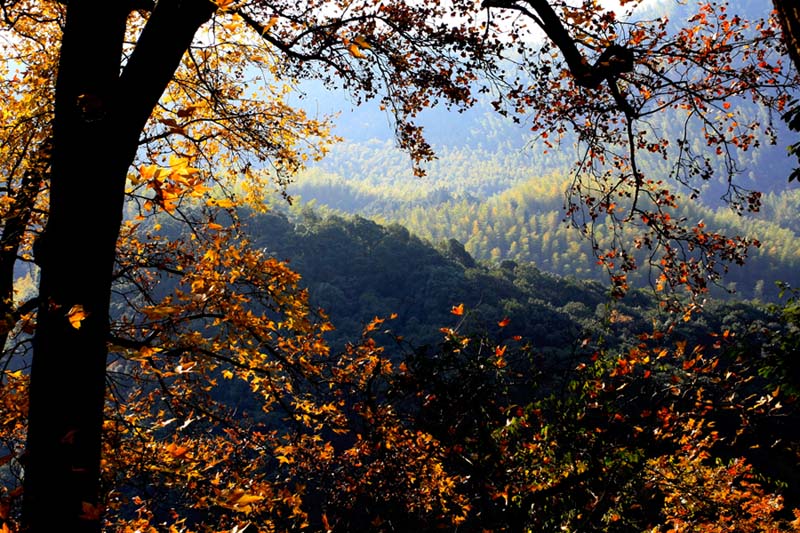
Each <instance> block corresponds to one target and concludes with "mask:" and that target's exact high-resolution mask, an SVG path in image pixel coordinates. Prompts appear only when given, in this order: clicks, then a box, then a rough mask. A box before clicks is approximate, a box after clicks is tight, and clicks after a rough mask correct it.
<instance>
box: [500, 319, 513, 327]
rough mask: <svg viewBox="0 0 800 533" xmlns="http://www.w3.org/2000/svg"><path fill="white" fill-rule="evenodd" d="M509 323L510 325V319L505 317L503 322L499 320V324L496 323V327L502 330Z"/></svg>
mask: <svg viewBox="0 0 800 533" xmlns="http://www.w3.org/2000/svg"><path fill="white" fill-rule="evenodd" d="M510 323H511V319H510V318H508V317H505V318H504V319H503V320H501V321H500V322H498V323H497V325H498V326H500V327H501V328H504V327H506V326H507V325H509V324H510Z"/></svg>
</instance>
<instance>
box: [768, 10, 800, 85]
mask: <svg viewBox="0 0 800 533" xmlns="http://www.w3.org/2000/svg"><path fill="white" fill-rule="evenodd" d="M774 2H775V10H776V11H777V13H778V20H780V23H781V28H782V29H783V41H784V43H786V47H787V48H788V50H789V57H791V58H792V62H794V66H795V69H796V70H797V71H798V72H800V4H798V2H797V0H774Z"/></svg>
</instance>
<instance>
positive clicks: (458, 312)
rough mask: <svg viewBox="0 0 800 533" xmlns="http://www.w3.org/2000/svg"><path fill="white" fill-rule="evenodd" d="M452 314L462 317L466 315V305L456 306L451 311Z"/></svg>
mask: <svg viewBox="0 0 800 533" xmlns="http://www.w3.org/2000/svg"><path fill="white" fill-rule="evenodd" d="M450 313H452V314H454V315H456V316H461V315H463V314H464V304H458V305H454V306H453V308H452V309H450Z"/></svg>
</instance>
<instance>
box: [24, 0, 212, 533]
mask: <svg viewBox="0 0 800 533" xmlns="http://www.w3.org/2000/svg"><path fill="white" fill-rule="evenodd" d="M123 4H124V3H123V2H117V1H109V0H70V2H69V4H68V9H67V20H66V25H65V28H64V34H63V39H62V47H61V57H60V60H59V66H58V76H57V81H56V102H55V104H56V105H55V122H54V134H53V159H52V174H51V180H50V212H49V216H48V223H47V228H46V230H45V231H44V233H43V235H42V236H41V237H40V240H39V242H38V243H37V245H36V247H35V248H36V251H35V254H36V258H35V259H36V262H37V263H38V264H39V266H40V267H41V281H40V286H39V295H40V299H41V304H40V307H39V313H38V319H37V328H36V334H35V338H34V352H33V363H32V370H31V389H30V412H29V417H28V439H27V446H26V456H25V480H24V495H23V498H24V502H23V529H24V530H25V531H28V532H36V533H39V532H45V531H49V530H50V529H51V528H52V526H53V524H57V525H58V527H59V528H60V529H62V530H64V531H69V532H70V533H79V532H93V533H97V532H99V531H100V530H101V521H100V518H101V510H102V501H101V495H100V494H99V490H100V450H101V438H102V423H103V407H104V396H105V371H106V359H107V353H108V349H107V344H106V343H107V339H108V329H109V302H110V295H111V283H112V272H113V264H114V257H115V251H116V242H117V238H118V236H119V228H120V223H121V221H122V209H123V203H124V188H125V180H126V177H127V172H128V168H129V167H130V165H131V163H132V161H133V159H134V157H135V154H136V150H137V148H138V142H139V136H140V133H141V131H142V129H143V127H144V125H145V123H146V121H147V119H148V118H149V116H150V114H151V112H152V109H153V107H154V106H155V105H156V103H157V102H158V99H159V98H160V96H161V95H162V94H163V92H164V89H165V88H166V86H167V84H168V83H169V81H170V79H171V78H172V76H173V74H174V72H175V69H176V68H177V66H178V64H179V62H180V59H181V57H182V56H183V54H184V53H185V51H186V50H187V49H188V47H189V45H190V44H191V41H192V38H193V36H194V34H195V32H196V31H197V29H198V28H199V27H200V25H201V24H203V23H204V22H205V21H207V20H208V19H209V17H210V16H211V14H212V13H213V10H214V5H213V4H212V3H211V2H209V1H208V0H182V1H181V0H161V1H160V2H159V3H158V7H157V8H156V9H155V10H154V11H153V13H152V14H151V16H150V20H149V22H148V24H147V27H146V29H145V30H144V31H143V33H142V34H141V36H140V38H139V41H138V43H137V47H136V50H135V51H134V53H133V54H132V56H131V57H130V58H129V60H128V63H127V64H126V66H125V70H124V72H122V73H121V72H120V69H121V58H122V44H123V39H124V33H125V23H126V19H127V15H128V13H127V10H125V9H123V8H122V7H121V5H123ZM82 317H83V318H82Z"/></svg>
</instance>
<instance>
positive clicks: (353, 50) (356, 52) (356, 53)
mask: <svg viewBox="0 0 800 533" xmlns="http://www.w3.org/2000/svg"><path fill="white" fill-rule="evenodd" d="M347 51H348V52H350V55H351V56H353V57H356V58H358V59H364V58H366V57H367V56H366V55H365V54H364V52H362V51H361V48H359V47H358V45H357V44H356V43H350V46H348V47H347Z"/></svg>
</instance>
